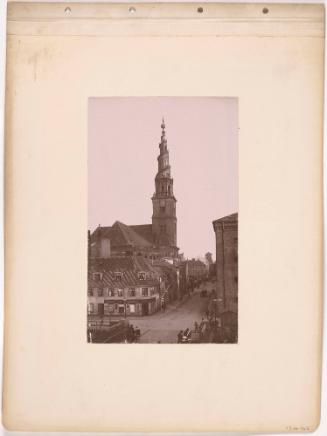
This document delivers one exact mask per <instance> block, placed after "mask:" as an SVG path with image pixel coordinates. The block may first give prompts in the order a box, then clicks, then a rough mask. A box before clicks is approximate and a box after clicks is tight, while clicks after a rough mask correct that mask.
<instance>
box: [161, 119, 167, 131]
mask: <svg viewBox="0 0 327 436" xmlns="http://www.w3.org/2000/svg"><path fill="white" fill-rule="evenodd" d="M165 127H166V125H165V119H164V117H162V123H161V128H162V130H163V131H164V130H165Z"/></svg>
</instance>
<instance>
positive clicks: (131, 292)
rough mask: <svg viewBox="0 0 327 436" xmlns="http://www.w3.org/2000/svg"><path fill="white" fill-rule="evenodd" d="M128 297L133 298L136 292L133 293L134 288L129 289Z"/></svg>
mask: <svg viewBox="0 0 327 436" xmlns="http://www.w3.org/2000/svg"><path fill="white" fill-rule="evenodd" d="M129 295H130V297H135V295H136V292H135V289H134V288H131V289H130V290H129Z"/></svg>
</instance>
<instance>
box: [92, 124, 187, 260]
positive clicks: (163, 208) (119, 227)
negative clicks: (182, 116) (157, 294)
mask: <svg viewBox="0 0 327 436" xmlns="http://www.w3.org/2000/svg"><path fill="white" fill-rule="evenodd" d="M165 128H166V126H165V122H164V120H162V124H161V140H160V143H159V156H158V158H157V160H158V171H157V174H156V176H155V192H154V194H153V196H152V207H153V213H152V224H139V225H126V224H124V223H122V222H119V221H116V222H115V223H114V224H113V225H112V226H110V227H102V226H99V227H97V228H96V229H95V230H94V232H93V233H92V234H89V256H90V257H91V258H93V259H95V258H107V257H113V256H134V255H139V256H143V257H145V258H149V259H152V260H155V259H167V260H172V261H174V260H176V259H177V258H178V247H177V216H176V202H177V200H176V198H175V196H174V189H173V183H174V180H173V178H172V177H171V167H170V164H169V151H168V146H167V139H166V130H165Z"/></svg>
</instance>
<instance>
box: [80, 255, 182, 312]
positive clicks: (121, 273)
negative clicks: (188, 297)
mask: <svg viewBox="0 0 327 436" xmlns="http://www.w3.org/2000/svg"><path fill="white" fill-rule="evenodd" d="M173 269H174V267H172V266H171V265H169V264H168V263H166V264H164V265H163V262H161V265H154V264H153V262H151V261H150V260H148V259H145V258H144V257H142V256H132V257H109V258H96V259H94V258H89V267H88V315H90V316H92V315H100V316H102V315H108V316H110V315H119V316H122V317H127V316H145V315H151V314H153V313H154V312H156V311H158V310H159V309H160V308H161V307H162V305H164V304H166V303H167V302H168V301H169V300H170V299H173V298H174V297H175V295H174V293H175V291H176V286H177V282H176V281H174V276H175V274H173V271H172V270H173Z"/></svg>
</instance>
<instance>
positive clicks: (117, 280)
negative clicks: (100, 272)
mask: <svg viewBox="0 0 327 436" xmlns="http://www.w3.org/2000/svg"><path fill="white" fill-rule="evenodd" d="M122 278H123V273H122V272H120V271H116V272H115V281H116V282H120V281H121V279H122Z"/></svg>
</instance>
